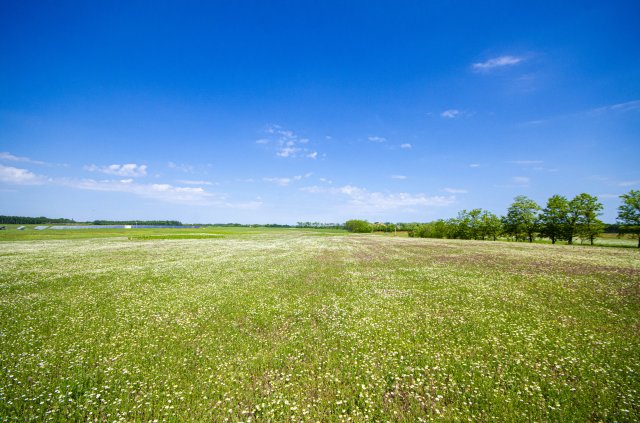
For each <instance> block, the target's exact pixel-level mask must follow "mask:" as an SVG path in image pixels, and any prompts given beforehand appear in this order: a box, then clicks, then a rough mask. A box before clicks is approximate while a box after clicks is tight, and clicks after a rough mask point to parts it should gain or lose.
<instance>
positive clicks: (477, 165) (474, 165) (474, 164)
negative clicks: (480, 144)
mask: <svg viewBox="0 0 640 423" xmlns="http://www.w3.org/2000/svg"><path fill="white" fill-rule="evenodd" d="M469 167H480V164H479V163H471V164H470V165H469Z"/></svg>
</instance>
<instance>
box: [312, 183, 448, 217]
mask: <svg viewBox="0 0 640 423" xmlns="http://www.w3.org/2000/svg"><path fill="white" fill-rule="evenodd" d="M301 189H302V190H303V191H306V192H309V193H328V194H332V195H341V196H345V197H346V198H347V199H348V202H349V205H350V206H352V207H355V208H357V209H358V210H366V211H371V210H377V211H385V210H394V209H406V208H407V207H409V208H410V207H444V206H449V205H451V204H452V203H453V202H455V196H452V195H451V196H427V195H425V194H409V193H405V192H401V193H382V192H370V191H368V190H367V189H365V188H360V187H356V186H352V185H345V186H343V187H340V188H324V187H319V186H312V187H305V188H301Z"/></svg>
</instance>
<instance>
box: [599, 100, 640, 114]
mask: <svg viewBox="0 0 640 423" xmlns="http://www.w3.org/2000/svg"><path fill="white" fill-rule="evenodd" d="M632 110H640V100H633V101H627V102H625V103H617V104H610V105H608V106H604V107H598V108H597V109H593V110H591V111H590V112H589V114H601V113H605V112H630V111H632Z"/></svg>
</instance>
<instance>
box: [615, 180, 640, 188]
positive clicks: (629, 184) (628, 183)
mask: <svg viewBox="0 0 640 423" xmlns="http://www.w3.org/2000/svg"><path fill="white" fill-rule="evenodd" d="M618 185H619V186H621V187H633V186H636V185H640V180H638V179H636V180H634V181H620V182H619V183H618Z"/></svg>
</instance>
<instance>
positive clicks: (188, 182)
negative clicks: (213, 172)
mask: <svg viewBox="0 0 640 423" xmlns="http://www.w3.org/2000/svg"><path fill="white" fill-rule="evenodd" d="M176 182H177V183H179V184H182V185H213V182H210V181H198V180H191V179H179V180H177V181H176Z"/></svg>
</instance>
